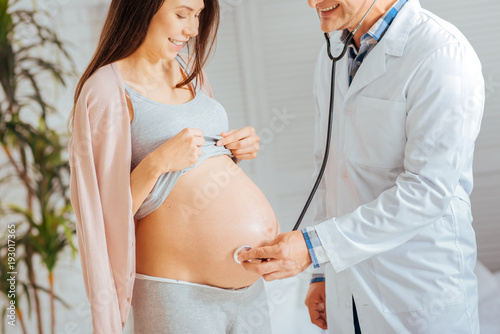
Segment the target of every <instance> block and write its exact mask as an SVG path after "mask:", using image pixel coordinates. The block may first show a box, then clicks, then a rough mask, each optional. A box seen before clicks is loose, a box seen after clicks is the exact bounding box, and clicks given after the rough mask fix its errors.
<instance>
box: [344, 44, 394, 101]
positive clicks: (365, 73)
mask: <svg viewBox="0 0 500 334" xmlns="http://www.w3.org/2000/svg"><path fill="white" fill-rule="evenodd" d="M383 42H384V40H383V39H382V41H380V43H379V44H377V45H375V47H374V48H373V50H371V51H370V53H369V54H368V55H367V56H366V58H365V60H364V61H363V63H362V64H361V66H360V67H359V69H358V72H357V73H356V75H355V76H354V79H353V80H352V83H351V86H349V89H348V91H347V96H346V100H347V99H348V98H350V97H351V96H352V95H354V94H356V93H357V92H359V91H360V90H361V89H363V88H364V87H366V86H367V85H368V84H370V83H371V82H373V81H374V80H375V79H377V78H379V77H380V76H382V75H383V74H384V73H385V71H386V66H385V61H386V59H385V58H386V54H385V50H384V45H382V44H383ZM346 58H347V56H346ZM346 63H348V61H347V60H346Z"/></svg>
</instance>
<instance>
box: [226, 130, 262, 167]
mask: <svg viewBox="0 0 500 334" xmlns="http://www.w3.org/2000/svg"><path fill="white" fill-rule="evenodd" d="M221 136H222V137H223V138H222V139H219V141H217V146H222V145H224V146H226V148H227V149H229V150H231V153H233V155H234V157H235V158H236V159H239V160H242V159H246V160H251V159H253V158H255V157H256V156H257V152H258V151H259V141H260V138H259V136H257V134H256V133H255V129H254V128H253V127H251V126H247V127H244V128H243V129H239V130H231V131H228V132H223V133H221Z"/></svg>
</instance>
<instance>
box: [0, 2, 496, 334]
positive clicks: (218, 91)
mask: <svg viewBox="0 0 500 334" xmlns="http://www.w3.org/2000/svg"><path fill="white" fill-rule="evenodd" d="M167 1H168V0H167ZM109 3H110V1H109V0H85V1H84V0H72V1H69V0H37V1H34V0H33V1H30V0H18V1H8V0H0V20H1V21H0V46H1V51H0V75H1V80H0V82H1V84H2V88H3V89H0V138H1V140H2V150H0V166H1V168H0V214H1V216H0V224H1V225H0V226H1V230H0V237H1V238H0V245H1V250H0V257H1V262H2V264H1V266H0V272H1V274H2V279H1V281H0V287H1V288H2V293H1V294H0V296H1V297H0V310H1V311H2V327H1V328H2V332H3V333H12V334H15V333H42V332H43V333H58V334H59V333H68V334H69V333H91V332H92V323H91V317H90V307H89V304H88V301H87V298H86V296H85V290H84V285H83V279H82V275H81V268H80V261H79V259H78V257H77V247H76V238H75V236H74V230H75V227H74V217H73V216H72V214H71V208H70V206H69V202H68V196H69V195H68V192H67V178H68V166H67V163H66V161H67V152H66V145H67V140H68V137H67V135H66V120H67V117H68V115H69V113H70V111H71V108H72V106H73V93H74V89H75V87H76V83H77V80H78V78H79V75H81V73H82V72H83V70H84V69H85V67H86V66H87V64H88V62H89V60H90V58H91V56H92V54H93V52H94V50H95V47H96V45H97V40H98V37H99V34H100V31H101V28H102V24H103V22H104V19H105V16H106V13H107V9H108V7H109ZM220 3H221V10H222V18H221V25H220V29H219V35H218V36H219V37H218V42H217V49H216V52H215V55H214V57H213V59H212V61H211V62H210V64H209V65H208V67H207V73H208V77H209V80H210V82H211V85H212V89H213V91H214V95H215V98H216V99H217V100H218V101H219V102H221V103H222V104H223V105H224V106H225V108H226V110H227V112H228V116H229V121H230V128H231V129H234V128H241V127H244V126H247V125H251V126H253V127H254V128H255V129H256V131H257V133H258V134H259V135H260V137H261V152H260V154H259V157H258V158H257V159H255V160H253V161H245V162H243V163H242V164H241V167H242V168H243V169H244V170H245V172H246V173H247V174H248V175H249V176H250V177H251V178H252V179H253V181H254V182H255V183H256V184H257V185H258V186H259V187H260V188H261V190H262V191H263V192H264V194H265V195H266V197H267V198H268V200H269V202H270V203H271V205H272V206H273V208H274V210H275V212H276V214H277V216H278V218H279V221H280V224H281V229H282V231H289V230H291V228H292V226H293V225H294V223H295V221H296V219H297V217H298V215H299V213H300V211H301V209H302V206H303V203H304V201H305V200H306V198H307V196H308V194H309V191H310V188H311V186H312V183H313V181H312V180H313V179H312V177H313V176H312V170H313V163H312V145H313V129H314V127H313V125H314V103H313V97H312V81H313V68H314V65H315V60H316V58H317V55H318V52H319V50H320V48H321V46H322V44H323V42H324V38H323V36H322V33H321V31H320V30H319V25H318V19H317V16H316V14H315V12H314V11H313V10H312V9H310V8H309V7H308V6H307V3H306V1H305V0H221V1H220ZM421 4H422V7H424V8H426V9H428V10H430V11H432V12H434V13H435V14H437V15H438V16H440V17H442V18H444V19H446V20H448V21H450V22H451V23H453V24H454V25H456V26H457V27H458V28H459V29H460V30H461V31H462V32H463V33H464V34H465V36H466V37H467V38H468V39H469V41H470V42H471V43H472V45H473V46H474V48H475V50H476V52H477V53H478V55H479V58H480V59H481V62H482V64H483V74H484V78H485V82H486V107H485V113H484V119H483V123H482V130H481V133H480V135H479V138H478V140H477V145H476V152H475V164H474V168H475V170H474V181H475V186H474V191H473V193H472V197H471V200H472V210H473V211H472V212H473V216H474V227H475V231H476V237H477V243H478V260H479V263H478V267H477V270H476V272H477V275H478V279H479V288H480V291H479V293H480V317H481V326H482V329H481V333H482V334H498V333H500V242H499V239H500V218H499V217H500V110H499V106H500V67H499V66H498V64H497V61H498V59H499V52H500V39H499V37H498V36H499V35H500V21H499V20H498V17H499V15H500V2H499V1H498V0H477V1H474V2H470V1H465V0H454V1H452V0H440V1H432V0H421ZM33 11H34V12H33ZM429 38H432V36H429ZM14 55H15V57H14ZM9 59H16V63H15V64H13V63H10V62H9ZM13 67H15V68H16V71H15V73H14V72H12V68H13ZM325 126H326V124H325ZM11 224H16V228H15V233H14V232H13V231H12V230H13V229H12V228H11V227H10V226H11ZM303 224H304V225H311V224H313V221H312V219H311V217H310V216H309V215H308V216H306V218H305V219H304V223H303ZM8 227H9V228H8ZM9 230H11V231H9ZM9 234H15V236H16V250H15V252H16V256H15V259H16V261H17V262H16V263H15V270H16V272H17V274H16V282H17V285H16V299H17V305H19V309H18V310H17V318H18V321H17V323H16V325H17V326H16V327H12V326H10V325H8V323H7V322H8V317H7V315H8V312H7V309H6V307H7V306H8V303H9V297H8V295H7V291H8V289H9V282H8V281H7V278H8V277H10V275H8V274H7V273H8V272H11V271H12V270H11V269H12V268H11V269H9V267H7V266H6V265H7V262H8V259H7V246H8V245H7V239H8V235H9ZM309 276H310V273H308V272H305V273H303V274H301V275H299V276H298V277H295V278H290V279H286V280H281V281H275V282H271V283H268V284H267V286H266V289H267V291H268V295H269V304H270V311H271V316H272V325H273V332H274V333H280V334H290V333H291V334H293V333H307V334H309V333H311V334H313V333H321V332H322V331H321V330H319V329H318V328H317V327H314V326H313V325H311V324H310V323H309V316H308V313H307V310H306V308H305V306H304V305H303V301H304V298H305V293H306V291H307V286H308V281H309ZM20 319H22V321H20ZM125 333H133V321H132V316H130V318H129V321H128V323H127V327H126V330H125Z"/></svg>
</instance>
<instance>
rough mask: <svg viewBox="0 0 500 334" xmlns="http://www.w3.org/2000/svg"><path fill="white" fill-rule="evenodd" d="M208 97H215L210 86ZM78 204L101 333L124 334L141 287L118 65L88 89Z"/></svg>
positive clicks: (77, 168)
mask: <svg viewBox="0 0 500 334" xmlns="http://www.w3.org/2000/svg"><path fill="white" fill-rule="evenodd" d="M205 83H206V84H205V85H204V87H203V88H202V90H203V91H204V92H205V94H207V95H209V96H211V90H210V86H209V85H208V82H207V81H206V80H205ZM68 148H69V156H70V157H69V160H70V166H71V177H70V190H71V204H72V205H73V209H74V211H75V214H76V230H77V236H78V246H79V251H80V259H81V263H82V271H83V279H84V282H85V290H86V293H87V297H88V299H89V301H90V306H91V310H92V324H93V328H94V333H103V334H114V333H122V332H123V328H124V327H125V323H126V321H127V318H128V314H129V311H130V303H131V300H132V288H133V285H134V279H135V221H134V215H133V212H132V195H131V191H130V163H131V139H130V116H129V112H128V109H127V102H126V98H125V88H124V83H123V79H122V77H121V75H120V72H119V70H118V67H117V66H116V64H114V63H113V64H110V65H106V66H103V67H101V68H100V69H98V70H97V71H96V72H95V73H94V74H93V75H92V76H91V77H90V78H89V79H88V80H87V82H86V83H85V85H84V86H83V89H82V92H81V94H80V97H79V99H78V101H77V103H76V107H75V118H74V131H73V134H72V136H71V138H70V141H69V145H68Z"/></svg>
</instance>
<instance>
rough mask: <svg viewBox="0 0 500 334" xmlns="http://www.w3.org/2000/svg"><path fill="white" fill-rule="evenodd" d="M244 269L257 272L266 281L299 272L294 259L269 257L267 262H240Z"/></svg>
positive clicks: (291, 275) (294, 274)
mask: <svg viewBox="0 0 500 334" xmlns="http://www.w3.org/2000/svg"><path fill="white" fill-rule="evenodd" d="M242 265H243V267H245V269H246V270H248V271H251V272H254V273H257V274H259V275H261V276H262V278H263V279H264V280H266V281H274V280H276V279H283V278H288V277H293V276H296V275H297V274H299V273H300V272H301V270H300V268H299V267H298V266H297V263H296V262H295V261H289V260H276V259H271V260H269V261H267V262H261V263H252V262H242Z"/></svg>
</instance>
